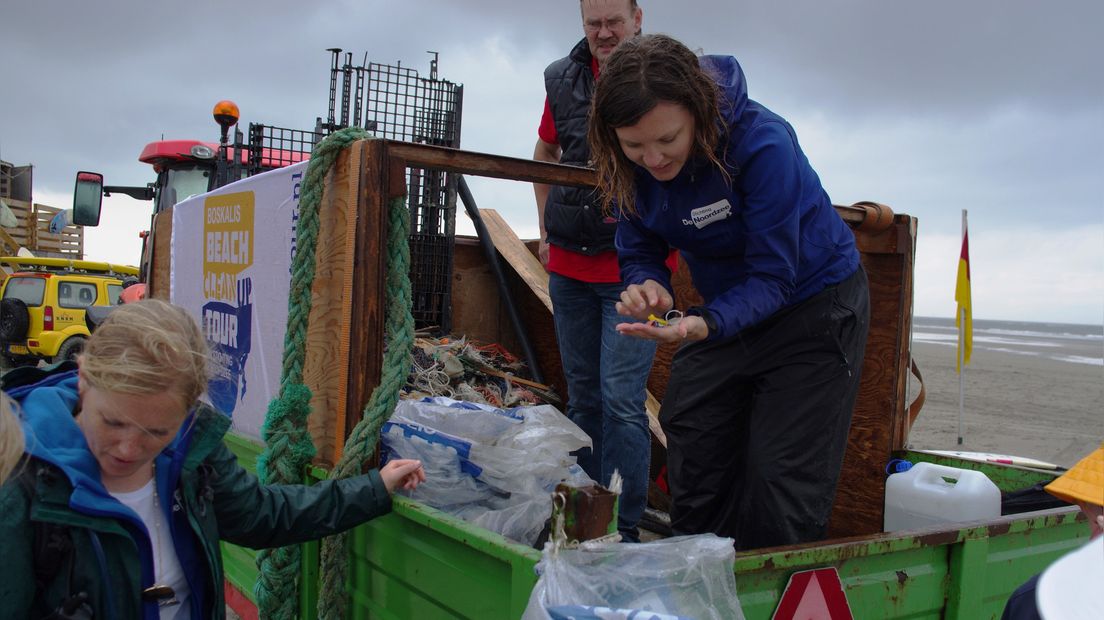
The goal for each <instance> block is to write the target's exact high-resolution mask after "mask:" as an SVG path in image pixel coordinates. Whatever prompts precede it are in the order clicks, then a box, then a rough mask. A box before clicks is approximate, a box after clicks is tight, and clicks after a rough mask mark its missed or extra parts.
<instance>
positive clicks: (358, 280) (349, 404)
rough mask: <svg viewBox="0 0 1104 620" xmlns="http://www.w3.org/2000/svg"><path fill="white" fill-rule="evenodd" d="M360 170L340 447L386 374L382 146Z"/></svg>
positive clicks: (386, 185)
mask: <svg viewBox="0 0 1104 620" xmlns="http://www.w3.org/2000/svg"><path fill="white" fill-rule="evenodd" d="M361 161H362V162H363V163H362V164H361V167H360V171H361V175H363V176H362V178H361V181H360V187H361V191H360V196H359V199H358V201H357V203H358V204H357V214H356V215H357V219H356V256H355V258H354V268H353V278H352V310H351V315H350V316H351V318H352V323H351V325H350V329H349V372H348V379H347V381H348V383H347V386H348V387H347V390H346V393H347V394H348V397H347V400H346V406H345V428H344V429H336V430H337V431H338V432H339V433H341V435H340V441H342V442H344V440H345V438H346V437H348V436H349V433H350V432H351V431H352V430H353V428H354V427H355V426H356V425H357V423H358V422H360V420H361V418H362V417H363V414H364V406H365V405H367V404H368V398H369V396H371V394H372V390H374V389H375V388H376V386H378V385H379V382H380V377H381V376H382V371H383V368H382V366H383V345H384V341H383V340H384V331H385V330H384V329H383V325H384V322H385V320H386V316H385V311H386V299H387V292H386V285H387V235H388V229H389V224H388V216H387V212H388V204H387V203H388V196H389V194H390V189H391V185H390V176H391V174H390V173H391V164H390V159H389V153H388V149H387V145H386V144H385V143H384V141H383V140H368V141H367V142H366V144H365V147H364V151H363V158H362V159H361Z"/></svg>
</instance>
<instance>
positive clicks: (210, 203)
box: [169, 162, 307, 440]
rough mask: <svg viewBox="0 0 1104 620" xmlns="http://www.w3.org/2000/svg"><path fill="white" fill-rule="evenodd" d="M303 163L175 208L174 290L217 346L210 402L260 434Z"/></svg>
mask: <svg viewBox="0 0 1104 620" xmlns="http://www.w3.org/2000/svg"><path fill="white" fill-rule="evenodd" d="M306 167H307V162H302V163H299V164H295V165H294V166H288V167H286V168H280V169H278V170H273V171H271V172H266V173H264V174H260V175H257V176H254V177H250V178H248V179H243V180H241V181H237V182H235V183H231V184H230V185H227V186H225V187H222V188H219V189H217V190H215V191H213V192H209V193H207V194H202V195H199V196H193V197H191V198H188V199H187V200H184V201H182V202H180V203H178V204H177V205H176V206H175V207H173V224H172V269H171V274H170V279H169V282H170V284H169V297H170V299H171V300H172V302H173V303H175V304H178V305H180V306H182V307H184V308H186V309H187V310H188V311H189V312H191V313H192V314H193V315H194V316H195V317H196V319H197V320H198V321H199V322H200V325H201V326H202V327H203V331H204V333H205V334H206V336H207V343H208V345H209V346H210V347H211V356H212V360H213V362H214V363H213V369H212V373H213V377H212V379H211V382H210V385H209V387H208V390H207V397H208V400H210V402H211V404H213V405H215V407H217V408H218V409H219V410H221V411H222V412H223V413H225V414H226V415H228V416H229V417H230V419H231V420H232V422H233V429H234V430H235V431H236V432H238V433H241V434H243V435H246V436H249V437H252V438H254V439H258V440H259V439H260V437H261V426H262V425H263V424H264V419H265V413H266V412H267V411H268V403H269V401H271V400H272V399H273V398H276V397H277V396H278V395H279V390H280V370H281V365H282V360H283V354H284V333H285V331H286V328H287V312H288V291H289V288H290V281H291V258H292V256H293V254H294V252H295V224H296V221H297V219H298V217H299V187H300V183H301V182H302V179H303V174H304V173H305V172H306Z"/></svg>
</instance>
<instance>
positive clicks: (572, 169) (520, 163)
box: [386, 140, 873, 227]
mask: <svg viewBox="0 0 1104 620" xmlns="http://www.w3.org/2000/svg"><path fill="white" fill-rule="evenodd" d="M386 144H387V148H388V151H389V153H390V156H391V157H392V158H395V159H402V160H403V163H404V164H405V166H408V167H411V168H435V169H438V170H446V171H449V172H459V173H461V174H469V175H474V176H483V177H491V178H495V179H509V180H513V181H527V182H530V183H547V184H551V185H572V186H576V187H594V186H595V185H597V183H598V177H597V174H596V173H595V172H594V170H593V169H591V168H581V167H576V166H564V165H560V164H549V163H546V162H540V161H534V160H531V159H521V158H517V157H505V156H502V155H490V154H488V153H475V152H471V151H461V150H459V149H451V148H446V147H441V146H431V145H428V144H415V143H410V142H398V141H394V140H387V141H386ZM835 209H836V212H837V213H839V215H840V217H841V218H843V221H845V222H847V223H848V225H850V226H852V227H857V226H861V225H862V224H863V222H865V221H867V219H868V218H871V217H872V216H873V211H872V209H871V208H868V207H864V206H862V205H861V204H856V205H851V206H842V205H835Z"/></svg>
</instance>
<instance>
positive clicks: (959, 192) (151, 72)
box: [0, 0, 1104, 322]
mask: <svg viewBox="0 0 1104 620" xmlns="http://www.w3.org/2000/svg"><path fill="white" fill-rule="evenodd" d="M641 4H642V6H643V8H644V12H645V24H644V26H645V30H646V31H649V32H667V33H670V34H672V35H674V36H676V37H679V38H680V39H682V40H683V41H685V42H686V43H687V44H689V45H690V46H691V47H695V48H702V49H703V50H704V51H706V52H708V53H727V54H733V55H735V56H737V57H738V58H739V59H740V62H741V64H742V65H743V66H744V69H745V71H746V73H747V76H748V83H749V90H750V93H751V96H752V97H753V98H755V99H758V100H760V101H761V102H763V103H764V104H766V105H767V106H769V107H771V108H773V109H775V110H776V111H778V112H779V113H781V114H783V115H784V116H786V117H787V118H788V119H789V120H790V121H791V122H792V123H793V124H794V125H795V127H796V128H797V131H798V135H799V136H800V137H801V140H802V143H803V145H804V147H805V148H806V150H807V151H808V152H809V156H810V159H811V160H812V161H813V163H814V165H815V166H816V167H817V169H818V171H819V172H820V174H821V176H822V178H823V179H824V182H825V185H826V186H827V187H828V188H829V190H830V192H831V194H832V196H833V198H834V199H836V201H837V202H850V201H853V200H859V199H877V200H881V201H884V202H887V203H889V204H891V205H892V206H894V207H895V208H897V209H898V210H899V211H906V212H908V213H911V214H914V215H917V216H918V217H920V218H921V223H922V228H921V230H922V231H923V233H927V234H950V235H953V234H957V229H958V222H959V218H960V216H959V213H960V210H961V209H962V208H969V209H970V213H971V225H972V226H977V227H978V228H979V229H986V230H989V231H991V232H992V231H1000V230H1031V229H1037V230H1039V231H1055V230H1068V229H1073V228H1076V227H1077V226H1080V225H1085V224H1092V225H1100V224H1101V223H1104V201H1102V194H1101V191H1100V189H1099V187H1100V184H1099V177H1100V170H1101V168H1102V166H1101V164H1102V163H1104V161H1102V158H1101V156H1100V154H1099V152H1100V145H1101V144H1102V143H1104V79H1101V78H1100V69H1099V63H1100V59H1101V58H1104V43H1102V42H1101V39H1102V38H1101V37H1100V36H1099V28H1100V25H1101V24H1104V3H1101V2H1098V1H1097V0H1076V1H1074V0H1057V1H1055V2H1050V3H1041V2H1037V1H1028V0H966V1H963V0H957V1H956V0H930V1H927V2H905V1H899V0H835V1H832V2H824V1H818V0H779V1H777V2H731V1H724V0H709V1H704V0H703V1H694V0H687V1H685V2H672V1H668V0H663V1H659V0H652V1H649V0H641ZM579 36H581V30H580V27H579V19H578V13H577V7H576V3H575V2H573V1H564V2H547V1H539V2H517V1H511V0H478V1H460V2H458V1H455V0H412V1H409V2H403V3H400V2H384V1H367V2H356V1H353V0H347V1H344V2H320V3H313V4H304V3H300V2H291V1H288V0H276V1H270V2H260V1H257V0H243V1H241V2H236V3H222V2H213V1H210V0H206V1H200V2H193V3H188V4H180V3H161V2H137V1H120V0H116V1H111V0H107V1H104V2H95V3H68V2H61V1H60V0H38V1H36V2H18V3H17V2H14V1H10V0H9V2H6V3H5V6H4V7H3V13H2V18H0V57H2V58H3V59H4V62H3V66H4V71H3V77H2V78H0V89H2V92H0V157H3V158H4V159H5V160H7V161H11V162H14V163H16V164H24V163H34V164H35V165H36V170H35V174H36V189H37V190H41V191H44V192H51V193H57V194H60V193H65V192H68V191H70V188H71V185H72V179H73V174H74V172H75V171H76V170H78V169H94V170H98V171H101V172H104V173H105V174H106V175H107V177H108V180H109V182H111V183H118V184H139V183H144V182H145V181H147V180H149V179H150V178H151V176H152V175H151V174H150V171H149V169H148V168H147V167H146V166H144V165H143V164H140V163H139V162H137V155H138V153H139V151H140V150H141V148H142V147H143V146H144V145H145V144H146V143H147V142H149V141H152V140H155V139H158V138H160V137H161V136H162V135H164V136H165V137H166V138H206V139H211V140H214V139H215V137H216V135H217V134H216V127H215V125H214V123H213V122H212V121H211V118H210V110H211V107H212V105H213V104H214V103H215V101H217V100H219V99H223V98H230V99H234V100H235V101H236V102H237V103H238V104H239V105H240V106H241V109H242V116H243V119H242V120H243V121H244V122H248V121H256V122H264V123H268V124H274V125H279V126H286V127H298V128H307V127H310V126H312V125H313V122H314V118H315V117H316V116H320V115H324V114H325V112H326V109H325V107H326V98H327V92H328V80H329V76H328V67H329V56H328V54H326V52H325V51H324V50H325V49H326V48H328V47H341V48H345V49H348V50H350V51H353V52H354V53H355V54H356V58H357V60H359V59H360V58H361V57H362V54H364V53H365V52H367V54H368V57H369V59H371V60H374V61H377V62H385V63H394V62H396V61H401V62H402V63H403V65H404V66H411V67H414V68H417V69H419V70H420V71H423V72H424V71H426V70H427V68H428V64H429V56H428V55H427V54H426V53H425V52H426V50H431V49H432V50H437V51H440V52H442V56H441V75H442V77H445V78H447V79H452V80H454V81H457V82H463V83H465V97H466V101H465V108H464V111H465V119H464V125H465V132H464V135H465V141H464V143H465V145H466V146H467V147H468V148H475V149H478V150H484V151H491V152H498V153H503V154H508V155H515V156H527V155H528V154H529V153H530V152H531V148H532V143H533V140H534V137H535V126H536V122H537V119H538V116H539V112H540V101H541V99H542V97H543V92H542V85H541V79H540V70H541V68H542V67H543V66H544V65H545V64H547V63H548V62H550V61H551V60H554V59H555V58H557V57H559V56H561V55H563V54H564V53H565V52H566V51H567V49H568V48H569V47H570V46H571V45H572V44H573V43H574V41H576V40H577V39H578V37H579ZM480 191H481V192H482V194H481V197H480V201H481V203H483V206H494V207H496V208H500V209H502V210H503V211H505V212H509V213H512V214H513V216H512V217H514V218H515V219H516V221H518V222H519V224H518V227H519V228H523V229H524V228H527V227H529V226H530V224H531V225H532V227H533V228H535V222H530V220H531V219H532V218H533V215H532V213H531V211H533V210H534V209H532V206H531V204H529V203H531V202H532V197H531V192H530V191H529V190H528V188H526V187H502V186H493V187H492V186H490V185H486V184H484V185H482V186H481V187H480ZM1056 215H1060V217H1055V216H1056ZM527 218H528V219H527ZM1101 252H1102V253H1101V254H1098V255H1096V257H1097V261H1096V262H1097V266H1096V273H1101V266H1102V265H1104V251H1101ZM1088 294H1089V295H1090V296H1100V295H1101V293H1100V291H1098V290H1097V291H1089V292H1088ZM1100 305H1104V299H1102V300H1101V301H1100ZM1098 315H1099V313H1098ZM1091 320H1093V321H1094V322H1098V321H1099V316H1097V317H1096V318H1093V319H1091Z"/></svg>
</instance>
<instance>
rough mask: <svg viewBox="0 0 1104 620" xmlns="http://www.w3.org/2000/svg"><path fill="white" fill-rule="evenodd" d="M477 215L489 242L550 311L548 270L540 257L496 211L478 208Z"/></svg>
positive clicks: (550, 298)
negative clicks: (485, 229)
mask: <svg viewBox="0 0 1104 620" xmlns="http://www.w3.org/2000/svg"><path fill="white" fill-rule="evenodd" d="M479 215H480V216H481V217H482V218H483V224H484V225H486V227H487V233H488V234H490V235H491V242H492V243H494V246H495V249H496V250H498V253H499V254H501V255H502V257H503V258H505V259H506V262H507V263H509V264H510V266H511V267H513V268H514V271H516V272H517V274H518V275H519V276H521V278H522V279H523V280H524V281H525V283H526V284H528V285H529V288H531V289H532V290H533V293H535V294H536V296H537V299H540V300H541V303H543V304H544V305H545V307H546V308H548V311H549V312H552V297H551V296H550V295H549V294H548V272H547V271H545V270H544V265H542V264H541V262H540V259H539V258H537V257H536V256H534V255H533V253H532V252H530V251H529V249H528V248H527V247H525V244H524V243H522V241H521V239H519V238H518V236H517V234H515V233H514V231H513V229H512V228H510V225H509V224H507V223H506V220H504V219H502V216H501V215H499V214H498V212H497V211H495V210H494V209H480V210H479Z"/></svg>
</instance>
